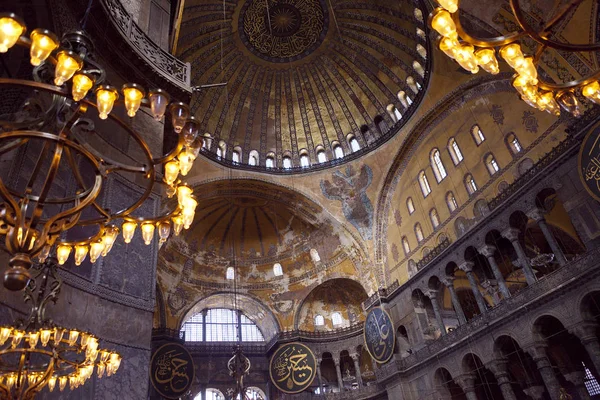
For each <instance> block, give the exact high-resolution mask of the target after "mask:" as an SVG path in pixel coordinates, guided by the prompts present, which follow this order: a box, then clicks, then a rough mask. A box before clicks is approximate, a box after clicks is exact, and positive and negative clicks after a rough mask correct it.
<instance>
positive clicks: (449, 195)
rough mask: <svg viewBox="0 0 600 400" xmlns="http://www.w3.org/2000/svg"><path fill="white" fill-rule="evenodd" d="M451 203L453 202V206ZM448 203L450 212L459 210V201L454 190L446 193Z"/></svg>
mask: <svg viewBox="0 0 600 400" xmlns="http://www.w3.org/2000/svg"><path fill="white" fill-rule="evenodd" d="M450 204H452V207H450ZM446 205H447V206H448V210H449V211H450V213H453V212H454V211H456V210H458V201H456V196H455V195H454V193H453V192H452V191H449V192H448V193H446Z"/></svg>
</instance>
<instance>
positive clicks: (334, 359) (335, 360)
mask: <svg viewBox="0 0 600 400" xmlns="http://www.w3.org/2000/svg"><path fill="white" fill-rule="evenodd" d="M333 363H334V364H335V366H336V367H339V366H340V358H339V357H333Z"/></svg>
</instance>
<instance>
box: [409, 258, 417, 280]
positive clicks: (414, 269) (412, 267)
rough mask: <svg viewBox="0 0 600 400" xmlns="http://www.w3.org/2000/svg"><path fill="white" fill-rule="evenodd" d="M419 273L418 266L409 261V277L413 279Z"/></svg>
mask: <svg viewBox="0 0 600 400" xmlns="http://www.w3.org/2000/svg"><path fill="white" fill-rule="evenodd" d="M417 272H418V270H417V264H416V263H415V262H414V261H413V260H408V277H409V278H412V277H413V276H415V274H416V273H417Z"/></svg>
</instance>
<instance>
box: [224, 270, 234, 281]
mask: <svg viewBox="0 0 600 400" xmlns="http://www.w3.org/2000/svg"><path fill="white" fill-rule="evenodd" d="M225 278H227V279H229V280H233V279H235V270H234V269H233V267H227V272H226V273H225Z"/></svg>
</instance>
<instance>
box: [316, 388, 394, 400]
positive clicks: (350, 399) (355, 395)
mask: <svg viewBox="0 0 600 400" xmlns="http://www.w3.org/2000/svg"><path fill="white" fill-rule="evenodd" d="M384 392H385V388H384V387H382V386H379V385H369V386H363V387H362V388H360V389H356V390H347V391H345V392H339V393H326V394H324V395H322V396H315V398H317V399H325V400H337V399H343V400H360V399H370V398H373V397H374V396H376V395H378V394H383V393H384Z"/></svg>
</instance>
